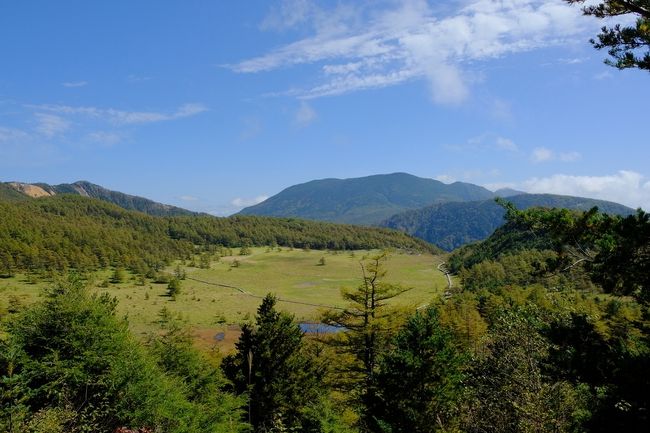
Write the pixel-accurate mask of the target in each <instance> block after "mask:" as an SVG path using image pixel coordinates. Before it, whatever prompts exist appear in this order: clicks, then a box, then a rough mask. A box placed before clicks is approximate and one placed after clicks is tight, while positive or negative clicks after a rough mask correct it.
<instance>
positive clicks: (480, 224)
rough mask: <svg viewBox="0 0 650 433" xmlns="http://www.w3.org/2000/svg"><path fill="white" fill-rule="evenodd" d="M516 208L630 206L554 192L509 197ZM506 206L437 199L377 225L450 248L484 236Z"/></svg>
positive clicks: (625, 211)
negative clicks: (435, 202)
mask: <svg viewBox="0 0 650 433" xmlns="http://www.w3.org/2000/svg"><path fill="white" fill-rule="evenodd" d="M508 200H509V201H511V202H512V203H513V204H514V205H515V206H517V208H519V209H527V208H530V207H534V206H543V207H559V208H567V209H575V210H588V209H591V208H592V207H594V206H598V208H599V209H600V210H601V211H603V212H605V213H610V214H618V215H629V214H631V213H632V212H633V210H632V209H630V208H628V207H626V206H623V205H620V204H617V203H612V202H608V201H603V200H594V199H589V198H582V197H570V196H561V195H553V194H521V195H516V196H512V197H508ZM504 214H505V210H504V209H503V208H502V207H501V206H499V205H498V204H497V203H495V202H494V200H484V201H476V202H466V203H459V202H454V203H440V204H436V205H433V206H428V207H425V208H422V209H417V210H411V211H407V212H404V213H401V214H398V215H394V216H392V217H390V218H388V219H387V220H385V221H383V222H382V223H381V224H380V226H382V227H388V228H393V229H396V230H400V231H403V232H406V233H408V234H410V235H413V236H416V237H418V238H420V239H424V240H426V241H427V242H430V243H432V244H434V245H437V246H438V247H440V248H442V249H444V250H447V251H451V250H453V249H455V248H458V247H460V246H462V245H465V244H468V243H470V242H474V241H478V240H482V239H485V238H487V237H488V236H489V235H490V234H492V233H493V232H494V230H495V229H496V228H497V227H499V226H501V225H502V224H503V222H504V221H503V216H504Z"/></svg>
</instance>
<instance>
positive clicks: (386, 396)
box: [372, 308, 465, 433]
mask: <svg viewBox="0 0 650 433" xmlns="http://www.w3.org/2000/svg"><path fill="white" fill-rule="evenodd" d="M393 346H394V348H393V349H392V350H391V351H390V352H388V353H386V354H385V355H384V356H383V357H381V359H380V361H379V369H378V372H377V375H376V387H377V397H378V398H377V404H376V406H375V407H373V408H372V412H373V417H374V418H376V420H377V424H378V426H379V427H380V429H381V431H386V432H391V433H430V432H441V431H445V432H447V431H452V430H453V429H454V428H457V426H458V413H459V412H460V410H459V409H460V402H461V398H462V394H463V392H462V381H463V373H462V368H463V364H464V361H465V358H464V357H463V356H462V355H461V354H460V353H459V352H458V350H457V349H456V346H455V343H454V341H453V336H452V334H451V333H450V332H449V331H447V330H445V329H444V328H442V326H441V325H440V322H439V319H438V313H437V311H436V310H435V309H434V308H428V309H427V310H426V311H425V312H423V313H420V312H418V313H416V314H415V315H414V316H412V317H411V318H410V319H409V320H408V322H407V323H406V325H405V326H404V327H403V328H402V329H401V330H400V332H399V333H398V334H397V336H396V337H395V339H394V342H393Z"/></svg>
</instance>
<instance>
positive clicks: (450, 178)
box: [434, 174, 456, 183]
mask: <svg viewBox="0 0 650 433" xmlns="http://www.w3.org/2000/svg"><path fill="white" fill-rule="evenodd" d="M434 179H435V180H437V181H440V182H443V183H454V182H456V178H455V177H453V176H450V175H448V174H439V175H437V176H436V177H434Z"/></svg>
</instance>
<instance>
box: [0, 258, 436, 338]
mask: <svg viewBox="0 0 650 433" xmlns="http://www.w3.org/2000/svg"><path fill="white" fill-rule="evenodd" d="M250 250H251V254H250V255H245V256H240V255H238V253H239V250H238V249H234V250H233V255H232V256H225V257H221V258H220V259H219V260H213V261H212V262H211V265H210V268H209V269H201V268H197V267H191V266H187V265H188V263H185V264H183V263H181V262H178V263H176V264H174V265H172V266H169V267H168V268H167V269H166V271H167V272H169V273H172V272H173V271H174V269H175V268H176V266H177V265H180V266H181V268H182V269H184V270H185V273H186V276H187V278H186V279H185V280H183V281H182V291H181V294H180V295H179V296H177V298H176V299H175V300H173V299H171V298H170V297H169V296H167V293H166V289H167V285H166V284H156V283H153V282H151V281H149V280H147V281H146V282H145V284H144V285H139V284H138V282H137V281H136V278H127V281H126V282H125V283H120V284H108V285H107V287H100V286H101V285H102V284H101V282H103V281H106V280H107V279H108V278H109V276H110V274H111V271H110V270H105V271H101V272H98V273H96V274H95V275H93V277H92V278H91V284H92V285H93V286H94V287H96V290H97V291H98V292H108V293H109V294H110V295H111V296H114V297H115V298H117V300H118V301H119V304H118V312H119V314H123V315H125V316H127V317H128V320H129V323H130V325H131V328H132V330H133V331H134V332H135V333H136V334H140V335H143V334H147V333H149V332H152V331H153V330H154V329H155V326H156V325H155V323H156V321H157V319H158V313H159V312H160V310H161V309H162V308H163V307H167V308H168V309H169V310H170V311H171V312H172V313H175V314H179V315H181V316H182V317H183V318H184V319H185V320H186V321H187V322H188V324H189V325H191V326H192V327H194V328H195V329H196V330H198V331H197V332H200V330H204V331H206V332H207V333H208V334H210V332H212V331H214V330H216V329H220V328H225V326H226V325H227V324H238V323H241V322H242V321H245V320H247V319H249V318H251V317H253V316H254V314H255V310H256V309H257V306H258V305H259V302H260V299H259V298H258V297H262V296H264V295H265V294H267V293H269V292H271V293H274V294H276V295H277V296H278V297H279V298H280V299H281V300H282V301H281V302H280V303H279V307H280V308H281V309H284V310H285V311H288V312H290V313H292V314H294V315H295V316H296V318H297V319H298V320H308V321H310V320H318V318H319V317H320V315H321V313H322V311H324V310H325V309H327V306H338V307H342V306H345V301H344V300H343V299H342V298H341V289H343V288H349V289H353V288H355V287H356V286H358V285H359V283H360V281H361V277H362V271H361V265H360V262H361V261H362V260H363V259H364V258H365V257H370V256H372V255H373V254H376V253H377V251H354V252H349V251H347V252H328V251H319V250H301V249H288V248H282V249H278V248H276V249H270V248H251V249H250ZM321 258H324V262H325V264H324V265H322V264H320V263H321ZM442 260H443V259H442V257H441V256H434V255H431V254H406V253H400V252H394V253H393V254H391V256H390V258H389V259H388V261H387V263H386V266H385V269H386V271H387V274H386V277H385V279H384V281H386V282H389V283H394V284H399V285H401V286H403V287H405V288H411V290H409V291H407V292H405V293H403V294H401V295H400V296H399V297H397V298H395V299H393V300H392V302H393V303H394V304H395V305H399V306H405V307H412V308H416V307H417V306H419V305H422V304H424V303H427V302H429V301H430V300H431V299H433V298H434V297H436V296H440V294H441V293H442V291H443V290H444V288H445V287H446V280H445V277H444V275H442V274H441V273H440V272H439V271H438V270H437V269H436V266H437V265H438V264H439V263H440V261H442ZM235 261H238V262H239V264H238V266H236V267H235V266H233V262H235ZM197 263H198V260H197ZM128 277H130V276H128ZM196 280H201V281H205V282H209V283H212V284H208V283H205V282H199V281H196ZM51 284H52V282H51V281H36V282H34V281H32V282H28V281H27V278H26V276H25V275H17V276H16V277H14V278H8V279H3V280H0V311H3V310H6V309H7V308H11V307H10V304H11V303H14V304H16V303H18V304H28V303H31V302H34V301H35V300H37V299H38V298H39V296H42V290H43V288H45V287H47V286H48V285H51ZM140 284H142V283H140ZM215 284H222V285H228V286H235V287H238V288H241V289H243V290H244V291H245V292H246V293H242V292H241V291H239V290H237V289H233V288H228V287H222V286H217V285H215ZM103 285H106V284H105V283H104V284H103ZM286 301H294V302H286ZM307 304H314V305H307ZM317 305H321V307H319V306H317ZM210 335H213V334H210Z"/></svg>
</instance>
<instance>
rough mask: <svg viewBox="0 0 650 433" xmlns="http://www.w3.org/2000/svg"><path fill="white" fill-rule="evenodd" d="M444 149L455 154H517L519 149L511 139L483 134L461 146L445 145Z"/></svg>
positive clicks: (487, 133) (488, 133)
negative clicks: (490, 152) (492, 152)
mask: <svg viewBox="0 0 650 433" xmlns="http://www.w3.org/2000/svg"><path fill="white" fill-rule="evenodd" d="M444 147H445V148H447V149H449V150H453V151H456V152H478V151H495V150H496V151H504V152H517V151H519V147H518V146H517V143H515V142H514V141H513V140H512V139H510V138H506V137H501V136H498V135H496V136H495V135H494V134H493V133H490V132H485V133H483V134H481V135H477V136H475V137H471V138H469V139H468V140H467V142H465V143H463V144H445V145H444Z"/></svg>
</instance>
